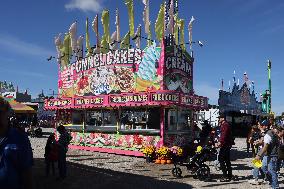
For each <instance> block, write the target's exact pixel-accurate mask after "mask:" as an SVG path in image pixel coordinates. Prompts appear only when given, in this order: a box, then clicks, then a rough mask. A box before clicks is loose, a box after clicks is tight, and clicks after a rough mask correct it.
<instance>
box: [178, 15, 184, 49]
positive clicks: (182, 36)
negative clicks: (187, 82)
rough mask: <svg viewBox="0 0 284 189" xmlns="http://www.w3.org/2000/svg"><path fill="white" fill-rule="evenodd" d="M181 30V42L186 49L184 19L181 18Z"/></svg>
mask: <svg viewBox="0 0 284 189" xmlns="http://www.w3.org/2000/svg"><path fill="white" fill-rule="evenodd" d="M179 31H180V44H181V48H182V49H183V50H185V44H184V43H185V42H184V19H180V20H179Z"/></svg>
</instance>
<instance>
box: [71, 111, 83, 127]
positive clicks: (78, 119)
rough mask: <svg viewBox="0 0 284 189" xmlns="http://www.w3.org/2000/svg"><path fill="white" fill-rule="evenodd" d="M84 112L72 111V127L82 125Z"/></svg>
mask: <svg viewBox="0 0 284 189" xmlns="http://www.w3.org/2000/svg"><path fill="white" fill-rule="evenodd" d="M83 121H84V112H83V111H73V112H72V123H73V124H74V125H83Z"/></svg>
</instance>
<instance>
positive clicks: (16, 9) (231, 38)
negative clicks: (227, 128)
mask: <svg viewBox="0 0 284 189" xmlns="http://www.w3.org/2000/svg"><path fill="white" fill-rule="evenodd" d="M162 2H163V1H161V0H150V17H151V20H152V23H154V21H155V20H156V16H157V13H158V9H159V5H160V3H162ZM134 3H135V5H134V6H135V10H134V11H135V26H138V24H139V23H141V24H142V26H143V21H142V10H143V4H142V0H134ZM116 7H118V8H119V10H120V17H121V28H122V29H121V36H123V35H124V34H125V33H126V32H127V31H128V16H127V9H126V6H125V5H124V3H123V1H122V0H64V1H58V0H48V1H38V0H24V1H17V0H9V1H3V2H2V3H1V6H0V23H1V27H0V28H1V29H0V80H7V81H12V82H13V83H15V84H16V85H18V86H19V87H20V89H21V90H25V89H29V91H30V92H31V93H32V94H33V95H35V94H37V93H39V92H40V91H41V89H44V90H45V91H46V93H50V91H49V89H56V88H57V64H56V62H55V61H53V62H47V61H46V58H47V57H49V56H50V55H53V56H55V47H54V36H55V35H57V34H58V33H64V32H67V31H68V29H69V26H70V25H71V23H72V22H74V21H75V20H77V21H78V27H79V28H78V30H79V34H85V32H84V28H85V19H86V17H89V20H92V19H93V18H94V16H95V14H96V13H101V12H102V10H103V9H105V8H106V9H109V10H110V13H111V14H110V16H111V23H110V26H111V31H114V18H115V8H116ZM283 9H284V1H282V0H269V1H268V0H214V1H213V0H180V1H179V15H180V17H183V18H185V20H186V24H185V25H186V27H185V28H187V24H188V22H189V20H190V17H191V16H194V17H195V18H196V21H195V23H194V27H193V38H194V40H202V41H203V42H204V47H203V48H199V47H198V46H194V51H195V52H194V54H195V65H194V88H195V91H196V92H197V94H198V95H203V96H208V97H209V98H210V102H211V103H216V102H217V98H218V89H219V88H220V85H221V78H224V81H225V82H224V83H225V87H226V88H228V81H229V80H231V82H232V76H233V71H234V70H236V74H237V78H240V80H241V83H242V82H243V73H244V72H245V71H246V72H247V73H248V76H249V79H251V80H253V81H255V85H256V92H261V91H263V90H264V89H266V87H267V72H266V61H267V59H271V60H272V90H273V91H272V92H273V94H272V95H273V96H272V99H273V100H272V101H273V104H272V109H273V111H275V112H282V111H284V101H283V99H282V96H283V95H282V94H283V92H284V88H283V84H282V82H283V79H282V77H281V76H282V72H283V70H284V64H283V62H282V61H283V60H284V53H283V50H284V22H283V18H284V11H282V10H283ZM101 29H102V28H101ZM90 33H91V40H92V44H94V43H95V36H94V33H93V32H91V31H90ZM143 35H145V34H143ZM185 39H186V41H187V40H188V34H187V29H186V30H185Z"/></svg>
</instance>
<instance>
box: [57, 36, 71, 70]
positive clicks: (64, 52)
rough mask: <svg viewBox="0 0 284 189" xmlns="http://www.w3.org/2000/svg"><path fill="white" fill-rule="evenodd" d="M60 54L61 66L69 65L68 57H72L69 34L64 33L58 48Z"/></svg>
mask: <svg viewBox="0 0 284 189" xmlns="http://www.w3.org/2000/svg"><path fill="white" fill-rule="evenodd" d="M60 52H61V57H60V61H61V66H62V67H64V66H67V65H69V64H70V57H71V55H72V47H71V37H70V33H66V34H65V37H64V41H63V44H62V45H61V46H60Z"/></svg>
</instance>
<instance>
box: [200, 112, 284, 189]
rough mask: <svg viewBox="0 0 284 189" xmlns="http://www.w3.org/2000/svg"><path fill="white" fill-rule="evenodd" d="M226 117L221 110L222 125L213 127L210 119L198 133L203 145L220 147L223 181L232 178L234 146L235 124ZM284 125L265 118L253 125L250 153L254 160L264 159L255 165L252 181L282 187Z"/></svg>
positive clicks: (249, 138)
mask: <svg viewBox="0 0 284 189" xmlns="http://www.w3.org/2000/svg"><path fill="white" fill-rule="evenodd" d="M225 118H226V116H225V114H223V113H220V116H219V125H218V127H216V128H212V127H211V126H210V124H208V122H207V121H205V122H204V123H203V124H202V125H203V127H202V130H201V132H200V133H199V138H200V144H201V145H206V144H208V143H210V145H213V146H215V148H217V149H218V152H219V153H218V155H217V160H218V161H217V162H218V163H219V164H220V169H221V171H222V173H223V178H222V179H220V181H221V182H228V181H231V179H232V166H231V159H230V151H231V148H232V146H233V145H234V136H233V133H232V126H231V125H230V124H229V123H228V122H227V121H226V119H225ZM283 137H284V126H283V122H276V121H275V120H274V119H263V120H262V121H260V122H258V123H257V124H256V125H253V126H252V127H251V131H250V132H249V133H248V137H247V153H248V154H250V150H251V152H252V156H251V157H252V159H253V160H257V161H261V165H262V166H261V167H256V166H254V167H253V171H252V176H253V179H251V180H249V183H250V184H253V185H259V184H262V183H266V184H269V185H270V186H271V188H273V189H275V188H279V182H278V177H279V171H280V168H281V167H284V138H283Z"/></svg>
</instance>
